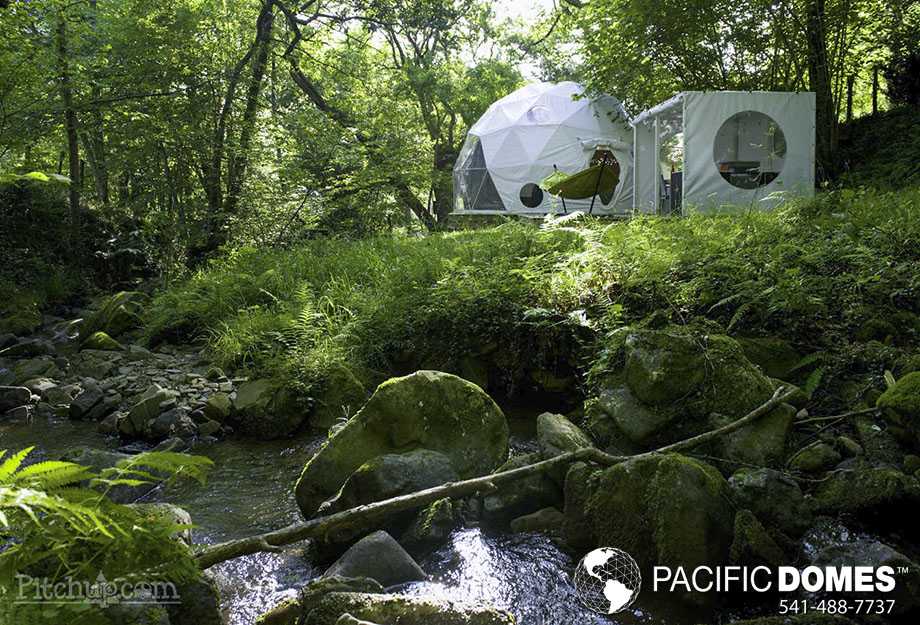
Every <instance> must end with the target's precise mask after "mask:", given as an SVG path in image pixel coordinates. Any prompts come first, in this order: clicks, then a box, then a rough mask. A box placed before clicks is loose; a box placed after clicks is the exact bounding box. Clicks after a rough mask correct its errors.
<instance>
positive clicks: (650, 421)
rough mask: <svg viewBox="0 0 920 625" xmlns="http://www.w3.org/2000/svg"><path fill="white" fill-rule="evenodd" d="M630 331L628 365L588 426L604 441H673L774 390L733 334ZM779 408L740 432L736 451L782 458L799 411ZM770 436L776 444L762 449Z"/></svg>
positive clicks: (596, 404) (749, 458)
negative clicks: (791, 411)
mask: <svg viewBox="0 0 920 625" xmlns="http://www.w3.org/2000/svg"><path fill="white" fill-rule="evenodd" d="M625 334H626V335H625V339H622V347H621V351H622V358H621V360H622V362H623V363H624V364H623V368H622V371H619V372H612V373H611V375H609V376H607V377H606V378H605V379H604V381H603V382H601V383H600V385H599V388H598V391H597V395H596V397H595V398H593V400H592V401H591V402H589V406H590V410H589V415H588V429H589V430H591V431H592V433H595V432H599V433H601V435H602V437H603V439H604V440H602V441H600V442H601V443H602V444H606V445H612V446H614V447H617V448H620V449H626V450H628V448H629V445H639V446H641V447H642V448H648V447H654V446H657V445H662V444H666V443H669V442H673V441H675V440H679V439H681V438H686V437H688V436H693V435H695V434H699V433H701V432H703V431H705V430H708V429H710V428H712V427H713V423H712V421H711V415H716V416H717V418H718V420H720V421H721V422H727V421H730V420H734V419H738V418H740V417H742V416H744V415H745V414H747V413H748V412H750V411H751V410H753V409H754V408H756V407H757V406H759V405H761V404H763V403H764V402H766V401H767V400H768V399H769V398H770V397H771V396H772V394H773V391H774V383H773V381H772V380H771V379H770V378H769V377H767V376H766V375H764V373H763V372H762V371H761V370H760V369H759V368H758V367H757V366H755V365H754V364H753V363H751V362H750V361H749V360H748V359H747V358H746V357H745V355H744V352H743V351H742V349H741V347H740V346H739V345H738V343H737V342H736V341H735V340H734V339H731V338H729V337H727V336H724V335H721V334H712V333H708V332H705V331H703V330H700V329H697V328H693V327H689V326H668V327H665V328H663V329H650V328H639V329H633V330H628V331H626V333H625ZM777 412H779V413H780V414H779V415H768V416H767V417H766V418H765V419H763V420H762V423H760V424H757V425H755V426H751V427H748V428H745V429H744V430H743V431H742V432H741V433H740V434H739V433H736V434H735V436H734V437H732V440H731V441H729V446H728V449H727V450H725V451H726V452H727V453H728V454H729V458H730V459H732V460H739V461H742V462H757V461H762V460H765V461H768V462H770V463H773V462H776V461H777V460H778V457H779V456H781V455H782V453H781V451H782V450H783V449H784V448H785V438H786V434H787V433H788V429H789V425H790V423H791V418H792V416H793V415H791V414H790V413H789V409H788V408H783V409H782V410H779V409H778V410H777ZM771 416H772V417H773V418H772V419H771V418H770V417H771ZM764 443H765V444H766V445H767V447H768V448H769V451H768V452H766V453H760V451H759V446H760V445H761V444H764ZM754 452H756V453H754ZM735 456H737V457H735Z"/></svg>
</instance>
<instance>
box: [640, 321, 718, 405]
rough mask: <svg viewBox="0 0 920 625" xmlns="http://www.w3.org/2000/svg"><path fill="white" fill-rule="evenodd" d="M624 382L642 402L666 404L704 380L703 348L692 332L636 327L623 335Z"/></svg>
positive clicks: (685, 393)
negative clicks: (624, 348)
mask: <svg viewBox="0 0 920 625" xmlns="http://www.w3.org/2000/svg"><path fill="white" fill-rule="evenodd" d="M624 373H625V375H626V383H627V384H628V385H629V388H630V389H631V390H632V392H633V393H634V394H635V396H636V397H637V398H638V399H639V400H640V401H642V402H643V403H646V404H650V405H660V404H668V403H671V402H674V401H677V400H679V399H681V398H683V397H685V396H687V395H689V394H690V393H691V392H692V391H693V390H695V389H696V387H697V386H698V385H699V384H701V383H702V382H703V379H704V377H705V375H704V374H705V363H704V360H703V354H702V351H701V350H700V349H699V347H698V345H697V344H696V343H695V342H694V340H693V338H692V337H691V336H688V335H687V334H686V333H684V332H668V331H667V330H645V331H636V332H633V333H631V334H630V335H629V336H627V337H626V366H625V369H624Z"/></svg>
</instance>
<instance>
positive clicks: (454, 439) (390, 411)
mask: <svg viewBox="0 0 920 625" xmlns="http://www.w3.org/2000/svg"><path fill="white" fill-rule="evenodd" d="M419 448H425V449H430V450H432V451H438V452H441V453H443V454H444V455H445V456H447V457H448V458H449V459H450V462H451V464H452V465H453V468H454V470H455V471H456V472H457V474H458V475H459V476H460V477H461V478H464V479H465V478H470V477H475V476H479V475H485V474H487V473H489V472H490V471H492V470H493V469H495V468H496V467H497V466H498V465H500V464H501V463H502V462H503V461H504V460H505V458H506V457H507V455H508V423H507V421H506V420H505V416H504V414H502V411H501V409H500V408H499V407H498V406H497V405H496V404H495V402H494V401H492V398H490V397H489V396H488V395H486V394H485V392H483V391H482V389H480V388H479V387H478V386H476V385H475V384H472V383H470V382H467V381H466V380H463V379H462V378H458V377H457V376H455V375H451V374H448V373H442V372H439V371H419V372H416V373H414V374H412V375H408V376H405V377H401V378H392V379H390V380H388V381H386V382H384V383H383V384H381V385H380V386H379V387H377V390H376V391H375V392H374V394H373V396H372V397H371V398H370V399H369V400H368V402H367V403H366V404H365V405H364V407H363V408H362V409H361V410H360V411H359V412H358V414H356V415H355V416H354V417H352V418H351V419H350V420H349V421H348V423H346V424H345V425H344V426H343V427H342V428H341V429H340V430H338V431H337V432H336V433H335V434H333V435H332V436H331V437H330V438H329V440H328V441H327V442H326V444H325V446H323V448H322V449H320V450H319V452H317V454H316V455H315V456H313V458H311V459H310V460H309V461H308V462H307V464H306V466H305V467H304V469H303V472H302V473H301V476H300V479H299V480H298V481H297V484H296V486H295V495H296V497H297V504H298V506H299V507H300V510H301V511H302V512H303V514H304V515H305V516H307V517H310V516H313V515H314V514H315V513H316V511H317V509H318V508H319V506H320V504H321V503H322V502H323V501H325V500H326V499H328V498H329V497H331V496H332V495H334V494H335V493H336V492H338V490H339V489H340V488H341V486H342V484H344V483H345V480H347V479H348V477H349V476H350V475H351V474H352V473H353V472H354V471H355V470H357V469H358V467H360V466H361V465H362V464H364V463H365V462H367V461H368V460H370V459H371V458H374V457H376V456H380V455H384V454H388V453H404V452H407V451H411V450H413V449H419Z"/></svg>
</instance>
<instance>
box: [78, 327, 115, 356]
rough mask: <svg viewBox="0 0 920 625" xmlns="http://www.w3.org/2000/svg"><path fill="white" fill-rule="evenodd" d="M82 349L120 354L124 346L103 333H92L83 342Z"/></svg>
mask: <svg viewBox="0 0 920 625" xmlns="http://www.w3.org/2000/svg"><path fill="white" fill-rule="evenodd" d="M82 347H83V349H99V350H104V351H112V352H120V351H123V350H124V349H125V346H124V345H122V344H121V343H119V342H118V341H116V340H115V339H113V338H112V337H111V336H109V335H108V334H106V333H105V332H102V331H99V332H93V333H92V334H91V335H90V336H88V337H86V340H85V341H83V345H82Z"/></svg>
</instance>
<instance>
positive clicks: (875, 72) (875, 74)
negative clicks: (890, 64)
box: [872, 67, 878, 115]
mask: <svg viewBox="0 0 920 625" xmlns="http://www.w3.org/2000/svg"><path fill="white" fill-rule="evenodd" d="M876 113H878V67H873V68H872V114H873V115H875V114H876Z"/></svg>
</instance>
